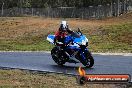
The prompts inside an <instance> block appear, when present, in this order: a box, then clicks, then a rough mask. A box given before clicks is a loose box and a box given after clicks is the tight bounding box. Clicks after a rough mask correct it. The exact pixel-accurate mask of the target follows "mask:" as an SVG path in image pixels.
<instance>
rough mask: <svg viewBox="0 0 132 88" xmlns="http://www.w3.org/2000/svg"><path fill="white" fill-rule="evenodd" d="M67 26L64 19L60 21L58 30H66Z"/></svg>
mask: <svg viewBox="0 0 132 88" xmlns="http://www.w3.org/2000/svg"><path fill="white" fill-rule="evenodd" d="M67 28H68V24H67V22H66V21H61V24H60V28H59V30H60V31H66V30H67Z"/></svg>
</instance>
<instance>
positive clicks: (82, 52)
mask: <svg viewBox="0 0 132 88" xmlns="http://www.w3.org/2000/svg"><path fill="white" fill-rule="evenodd" d="M86 52H88V49H87V48H85V49H84V50H82V49H80V56H81V57H82V59H83V60H85V59H86V55H85V53H86Z"/></svg>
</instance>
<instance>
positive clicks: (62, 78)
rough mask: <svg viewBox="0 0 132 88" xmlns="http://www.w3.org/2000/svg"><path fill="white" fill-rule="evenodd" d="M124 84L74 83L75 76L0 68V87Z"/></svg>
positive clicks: (113, 87) (106, 87)
mask: <svg viewBox="0 0 132 88" xmlns="http://www.w3.org/2000/svg"><path fill="white" fill-rule="evenodd" d="M126 87H127V86H126V84H85V85H83V86H81V85H79V84H77V83H76V78H75V77H73V76H67V75H63V74H54V73H51V74H47V73H45V74H37V73H30V72H27V71H20V70H0V88H126Z"/></svg>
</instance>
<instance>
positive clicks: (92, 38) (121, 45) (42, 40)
mask: <svg viewBox="0 0 132 88" xmlns="http://www.w3.org/2000/svg"><path fill="white" fill-rule="evenodd" d="M82 32H83V33H84V34H86V36H87V37H88V39H89V49H90V51H92V52H130V53H132V23H125V24H120V25H111V26H100V27H98V29H96V30H94V32H93V29H91V30H87V29H84V30H82ZM46 36H47V34H46V35H39V36H34V35H30V36H29V35H28V36H27V35H26V36H24V37H20V38H19V37H18V38H17V39H8V40H7V39H6V40H4V39H1V40H0V50H1V51H2V50H4V51H10V50H11V51H12V50H18V51H43V50H44V51H45V50H46V51H48V50H51V49H52V47H53V45H51V44H50V43H48V41H47V40H46Z"/></svg>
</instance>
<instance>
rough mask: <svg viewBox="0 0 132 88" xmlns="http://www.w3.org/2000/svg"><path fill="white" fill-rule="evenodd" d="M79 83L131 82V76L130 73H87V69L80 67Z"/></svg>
mask: <svg viewBox="0 0 132 88" xmlns="http://www.w3.org/2000/svg"><path fill="white" fill-rule="evenodd" d="M78 72H79V76H78V77H77V81H78V83H79V84H85V83H86V82H87V83H129V82H131V77H130V75H129V74H86V72H85V70H84V69H82V68H81V67H79V69H78Z"/></svg>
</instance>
